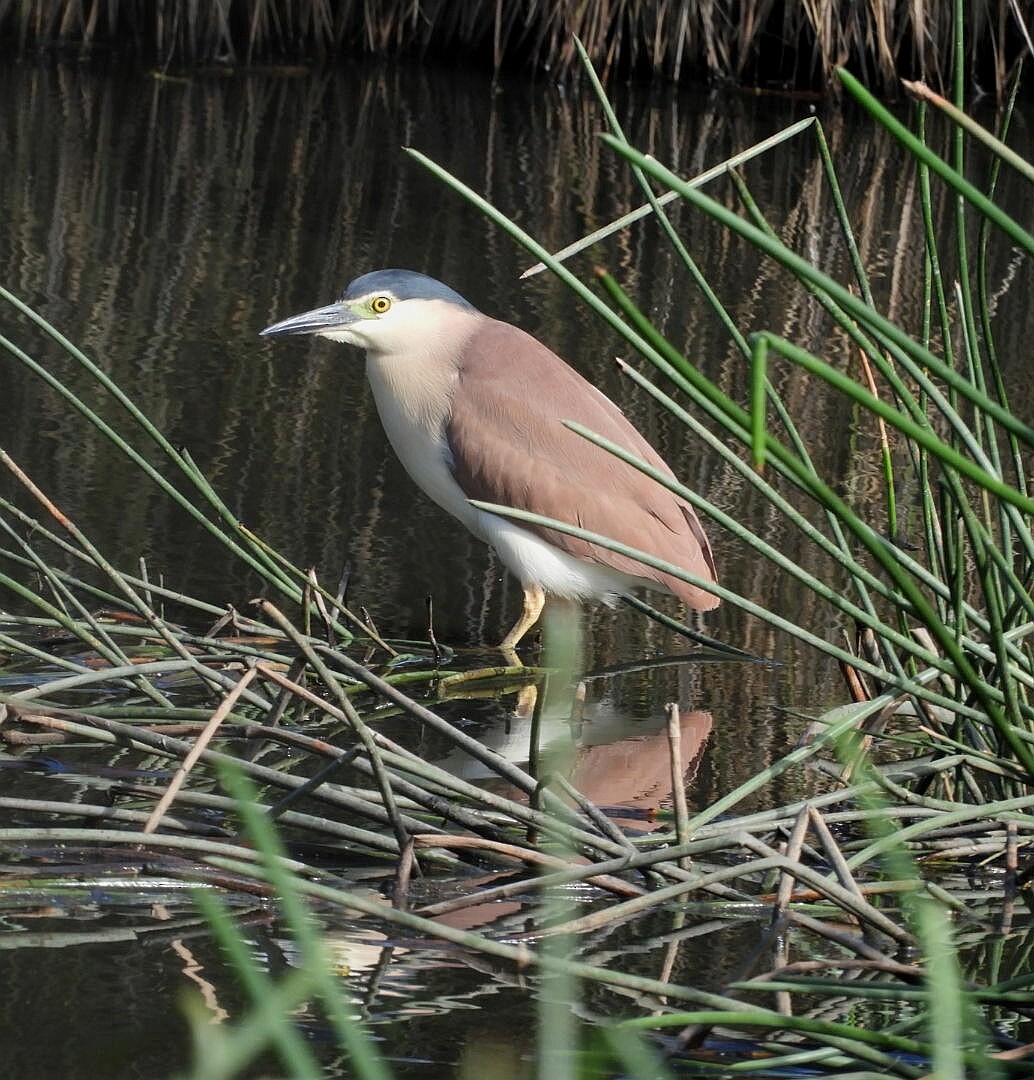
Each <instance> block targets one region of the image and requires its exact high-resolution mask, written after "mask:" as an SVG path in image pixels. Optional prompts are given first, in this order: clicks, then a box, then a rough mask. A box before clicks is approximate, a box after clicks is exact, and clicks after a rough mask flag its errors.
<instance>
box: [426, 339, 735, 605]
mask: <svg viewBox="0 0 1034 1080" xmlns="http://www.w3.org/2000/svg"><path fill="white" fill-rule="evenodd" d="M564 420H574V421H577V422H578V423H580V424H583V425H584V426H585V427H587V428H589V429H590V430H591V431H594V432H596V433H597V434H599V435H602V436H603V437H604V438H606V439H609V440H610V441H611V442H614V443H616V444H617V445H618V446H621V447H623V448H624V449H626V450H628V451H630V452H631V453H632V454H634V455H635V456H636V457H639V458H641V459H642V460H643V461H646V462H648V463H649V464H650V465H652V466H654V467H655V468H657V469H659V470H661V471H662V472H664V473H666V474H668V475H669V476H673V475H674V474H673V473H672V472H671V469H670V468H668V466H667V465H666V464H665V462H664V461H663V460H662V458H661V457H660V455H659V454H658V453H657V452H656V451H655V450H654V449H653V447H651V446H650V444H649V443H648V442H647V441H646V440H645V439H644V438H643V436H642V435H640V434H639V432H638V431H637V430H636V429H635V428H634V427H633V426H632V424H631V423H630V422H629V421H628V419H627V418H626V417H625V415H624V414H623V413H622V412H621V410H620V409H618V407H617V406H616V405H615V404H614V403H613V402H612V401H611V400H610V399H609V398H608V397H606V396H605V395H604V394H603V393H601V392H600V391H599V390H598V389H597V388H596V387H594V386H593V385H592V384H591V383H589V382H588V381H587V380H585V379H583V378H582V376H581V375H579V374H578V373H577V372H576V371H575V370H574V369H573V368H571V367H570V366H568V365H567V364H565V363H564V362H563V361H562V360H561V359H560V357H558V356H557V355H556V354H555V353H553V352H551V351H550V350H549V349H547V348H546V346H544V345H542V344H541V343H540V342H538V341H536V340H535V339H534V338H533V337H531V336H530V335H528V334H526V333H525V332H524V331H523V330H520V329H519V328H518V327H515V326H511V325H509V324H508V323H502V322H498V321H496V320H494V319H485V320H484V323H483V325H482V327H481V328H480V329H479V330H478V331H477V332H476V334H475V335H474V336H473V337H472V338H471V340H470V341H469V342H468V344H467V347H466V349H465V351H464V354H463V357H462V358H461V361H460V366H459V379H458V382H457V384H456V388H455V393H454V397H453V403H452V413H451V417H450V420H449V423H448V425H447V429H446V437H447V439H448V443H449V448H450V450H451V453H452V457H453V471H454V475H455V478H456V481H457V483H458V484H459V485H460V487H461V488H462V489H463V491H464V492H465V493H466V495H467V497H468V498H473V499H482V500H484V501H486V502H494V503H499V504H501V505H504V506H512V507H515V508H517V509H521V510H529V511H533V512H535V513H538V514H541V515H544V516H546V517H552V518H556V519H557V520H558V521H564V522H570V523H571V524H575V525H578V526H579V527H581V528H584V529H587V530H590V531H592V532H597V533H600V534H601V535H604V536H607V537H610V538H611V539H613V540H616V541H618V542H620V543H622V544H626V545H628V546H629V547H634V548H638V549H640V550H642V551H646V552H649V553H650V554H651V555H654V556H656V557H657V558H659V559H663V560H664V561H666V562H670V563H672V564H674V565H676V566H679V567H681V568H683V569H685V570H688V571H690V572H691V573H694V574H697V575H699V576H700V577H703V578H705V579H707V578H709V579H710V580H712V581H715V580H717V575H716V571H715V565H714V557H713V555H712V553H711V545H710V544H709V543H708V540H707V536H706V534H705V533H704V530H703V527H702V525H701V524H700V521H699V520H698V518H697V515H696V513H695V512H694V510H693V507H692V506H690V504H689V503H687V502H686V501H685V500H683V499H680V498H679V497H678V496H677V495H675V494H673V493H672V492H670V491H668V490H667V489H666V488H664V487H663V486H662V485H661V484H658V483H657V482H656V481H654V480H652V479H650V478H649V477H647V476H644V475H643V474H642V473H641V472H639V471H638V470H637V469H635V468H634V467H633V466H631V465H628V464H626V463H625V462H623V461H621V460H620V459H619V458H616V457H614V456H613V455H612V454H608V453H607V452H606V451H605V450H603V449H601V448H600V447H598V446H596V445H594V444H593V443H591V442H589V441H588V440H587V439H584V438H582V437H581V436H580V435H578V434H576V433H575V432H573V431H571V430H570V429H569V428H567V427H565V426H564V423H563V421H564ZM526 527H527V528H528V529H529V530H530V531H532V532H534V533H536V534H537V535H539V536H541V537H542V538H543V539H545V540H547V541H548V542H549V543H551V544H554V545H555V546H557V547H559V548H560V549H561V550H563V551H566V552H568V553H570V554H571V555H574V556H576V557H579V558H582V559H588V560H591V561H593V562H596V563H599V564H602V565H604V566H608V567H611V568H613V569H615V570H619V571H621V572H622V573H625V574H631V575H633V576H635V577H640V578H643V579H646V580H647V581H652V582H654V583H655V584H656V585H657V586H659V587H661V588H663V589H667V590H668V591H670V592H672V593H674V594H675V595H676V596H678V597H680V598H681V599H682V600H683V602H684V603H686V604H688V605H689V606H691V607H694V608H698V609H702V610H707V609H710V608H712V607H714V606H716V604H717V603H718V600H717V598H716V597H714V596H711V595H710V594H709V593H706V592H704V591H702V590H700V589H697V588H695V587H694V586H692V585H689V584H688V583H686V582H684V581H681V580H680V579H678V578H674V577H671V576H670V575H667V574H664V573H661V572H660V571H658V570H654V569H652V568H650V567H648V566H646V565H644V564H643V563H640V562H639V561H637V560H635V559H631V558H629V557H627V556H624V555H620V554H618V553H616V552H613V551H610V550H608V549H607V548H604V547H600V546H599V545H597V544H591V543H588V542H587V541H585V540H581V539H578V538H576V537H572V536H568V535H566V534H565V533H561V532H558V531H556V530H553V529H546V528H541V527H536V526H526Z"/></svg>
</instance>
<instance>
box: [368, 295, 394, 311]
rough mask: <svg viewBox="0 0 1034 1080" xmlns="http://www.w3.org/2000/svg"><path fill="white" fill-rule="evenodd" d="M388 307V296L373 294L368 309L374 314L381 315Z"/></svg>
mask: <svg viewBox="0 0 1034 1080" xmlns="http://www.w3.org/2000/svg"><path fill="white" fill-rule="evenodd" d="M390 307H391V297H390V296H375V297H374V298H373V299H372V300H371V301H370V310H371V311H372V312H373V313H374V315H383V314H384V313H385V312H386V311H387V310H388V308H390Z"/></svg>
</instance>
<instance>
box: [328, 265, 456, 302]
mask: <svg viewBox="0 0 1034 1080" xmlns="http://www.w3.org/2000/svg"><path fill="white" fill-rule="evenodd" d="M379 290H383V291H384V292H390V293H391V294H392V296H394V297H396V298H397V299H399V300H446V301H448V302H449V303H450V304H458V305H459V306H460V307H463V308H468V309H469V310H471V311H476V310H477V309H476V308H475V307H474V305H473V304H472V303H471V302H470V301H469V300H466V299H464V298H463V297H462V296H460V294H459V293H458V292H456V290H455V289H450V288H449V286H448V285H443V284H442V282H440V281H437V280H436V279H435V278H433V277H428V276H427V274H418V273H417V272H416V271H415V270H373V271H371V272H370V273H369V274H363V276H362V277H357V278H356V279H355V281H353V282H352V283H351V284H350V285H349V286H348V288H346V289H345V291H344V292H343V293H342V294H341V299H342V301H348V300H355V299H356V298H357V297H360V296H368V295H369V294H370V293H373V292H377V291H379Z"/></svg>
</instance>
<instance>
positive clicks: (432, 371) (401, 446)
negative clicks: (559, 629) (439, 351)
mask: <svg viewBox="0 0 1034 1080" xmlns="http://www.w3.org/2000/svg"><path fill="white" fill-rule="evenodd" d="M366 377H367V378H368V379H369V380H370V388H371V389H372V390H373V399H374V402H375V403H376V405H377V412H378V414H379V415H380V418H381V424H382V425H383V426H384V432H385V434H386V435H387V436H388V441H389V442H390V443H391V445H392V448H393V449H394V451H395V453H396V454H397V455H398V458H399V461H401V462H402V465H403V467H404V468H405V470H406V472H408V473H409V475H410V476H411V477H412V478H413V480H414V481H415V482H416V483H417V484H418V485H419V486H420V488H421V489H422V490H423V491H424V492H426V494H427V495H429V496H430V497H431V498H432V499H434V501H435V502H436V503H437V504H438V505H439V506H440V507H441V508H442V509H443V510H446V511H448V512H449V513H450V514H452V515H453V516H454V517H456V518H459V520H460V521H461V522H462V523H463V524H464V525H465V526H466V527H467V528H468V529H470V530H471V531H472V532H475V533H477V535H479V536H481V537H482V538H483V539H487V538H486V537H484V534H483V532H482V531H481V530H480V529H479V528H478V521H477V519H478V517H479V514H478V511H476V510H475V509H474V508H473V507H472V506H471V505H470V504H469V503H468V502H467V496H466V495H465V494H464V493H463V490H462V489H461V488H460V486H459V484H457V483H456V481H455V479H454V478H453V475H452V469H451V455H450V452H449V446H448V443H447V442H446V439H445V423H446V419H447V417H448V414H449V409H450V407H451V400H452V393H453V391H454V389H455V385H456V371H455V368H454V367H453V366H452V365H451V364H443V363H436V362H434V361H433V357H421V358H415V357H414V356H412V355H411V354H410V355H407V356H406V357H405V359H399V358H398V357H394V356H388V355H383V354H378V353H367V357H366Z"/></svg>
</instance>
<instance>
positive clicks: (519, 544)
mask: <svg viewBox="0 0 1034 1080" xmlns="http://www.w3.org/2000/svg"><path fill="white" fill-rule="evenodd" d="M262 333H263V334H268V335H276V334H318V335H320V336H322V337H327V338H330V339H331V340H333V341H344V342H347V343H348V344H350V345H357V346H359V347H360V348H362V349H365V350H366V374H367V377H368V378H369V380H370V385H371V387H372V388H373V396H374V399H375V401H376V403H377V410H378V412H379V413H380V417H381V422H382V423H383V425H384V429H385V431H386V432H387V435H388V438H389V440H390V441H391V444H392V446H393V447H394V448H395V452H396V453H397V454H398V456H399V458H400V460H401V461H402V464H403V465H404V466H405V468H406V471H407V472H408V473H409V475H410V476H411V477H412V478H413V479H414V480H415V481H416V483H417V484H418V485H419V486H420V487H421V488H423V490H424V491H425V492H426V493H427V494H428V495H429V496H430V497H431V498H432V499H434V501H435V502H437V503H438V504H439V505H440V506H441V507H443V509H445V510H447V511H448V512H449V513H450V514H452V515H453V516H454V517H456V518H458V519H459V520H460V521H461V522H462V523H463V524H464V525H465V526H466V527H467V528H468V529H470V531H471V532H472V533H474V534H475V536H478V537H480V538H481V539H482V540H485V541H486V542H487V543H489V544H491V545H492V547H493V548H495V550H496V552H497V553H498V555H499V558H500V559H501V560H502V562H503V564H504V565H505V566H506V567H507V568H508V569H509V570H510V571H511V572H512V573H514V574H515V575H516V576H517V578H518V579H519V580H520V583H521V586H522V588H523V590H524V607H523V611H522V613H521V616H520V618H519V619H518V620H517V622H516V623H515V624H514V626H513V628H512V629H511V630H510V632H509V633H508V634H507V635H506V637H505V638H504V639H503V641H502V645H501V647H502V648H503V649H504V650H505V651H508V652H511V651H512V650H513V649H514V647H515V646H516V645H517V643H518V642H519V641H520V640H521V638H522V637H523V636H524V635H525V634H526V633H527V632H528V630H529V629H531V627H532V626H533V625H534V624H535V623H536V622H537V621H538V619H539V616H540V615H541V614H542V609H543V606H544V604H545V601H546V597H547V596H554V597H558V598H563V599H568V600H587V599H603V600H608V601H612V600H613V599H614V598H616V597H618V596H621V595H624V594H627V593H628V592H629V591H630V590H631V589H633V588H635V587H637V586H646V587H647V588H652V589H657V590H660V591H662V592H667V593H672V594H674V595H675V596H677V597H678V598H679V599H680V600H682V601H683V603H685V604H686V605H687V606H688V607H690V608H694V609H697V610H701V611H706V610H709V609H710V608H713V607H714V606H715V605H716V604H717V603H718V599H717V597H715V596H713V595H712V594H711V593H709V592H707V591H706V590H704V589H703V588H699V587H697V586H696V585H691V584H689V583H687V582H685V581H683V580H681V579H680V578H677V577H674V576H673V575H671V574H668V573H665V572H664V571H662V570H657V569H654V568H652V567H649V566H647V565H645V564H644V563H642V562H639V561H638V560H636V559H634V558H632V557H631V556H629V555H623V554H619V553H618V552H615V551H611V550H609V549H607V548H604V547H601V546H600V545H598V544H593V543H590V542H589V541H587V540H581V539H578V538H576V537H573V536H568V535H567V534H565V533H562V532H559V531H557V530H555V529H549V528H546V527H544V526H540V525H532V524H525V523H518V522H516V521H514V520H511V519H510V518H507V517H503V516H501V515H500V514H497V513H490V512H488V511H486V510H483V509H479V508H478V507H475V506H473V505H471V502H470V500H472V499H474V500H479V501H481V502H487V503H494V504H498V505H501V506H505V507H510V508H514V509H517V510H524V511H530V512H532V513H535V514H539V515H542V516H543V517H548V518H552V519H555V520H559V521H563V522H565V523H568V524H571V525H575V526H577V527H579V528H582V529H585V530H588V531H590V532H594V533H598V534H601V535H603V536H606V537H608V538H609V539H612V540H615V541H617V542H619V543H621V544H623V545H625V546H627V547H630V548H635V549H637V550H640V551H643V552H646V553H648V554H649V555H651V556H653V557H654V558H656V559H659V560H662V561H664V562H667V563H670V564H672V565H673V566H676V567H678V568H680V569H681V570H684V571H687V572H688V573H690V574H693V575H695V576H696V577H698V578H700V579H701V580H702V581H704V582H714V581H715V580H716V573H715V565H714V558H713V557H712V554H711V546H710V544H709V543H708V540H707V536H706V535H705V533H704V530H703V527H702V526H701V524H700V522H699V520H698V519H697V516H696V513H695V512H694V510H693V508H692V506H690V504H689V503H687V502H686V501H685V500H684V499H681V498H680V497H679V496H677V495H675V494H673V493H672V492H670V491H668V490H667V489H666V488H665V487H663V485H661V484H659V483H658V482H657V481H655V480H653V479H651V478H650V477H647V476H645V475H644V474H643V473H641V472H640V471H639V470H638V469H636V468H634V467H633V466H631V465H629V464H627V463H626V462H624V461H622V460H620V459H619V458H617V457H615V456H614V455H613V454H610V453H608V452H607V451H605V450H603V449H601V448H600V447H598V446H596V445H594V444H593V443H592V442H590V441H589V440H587V439H585V438H583V437H582V436H581V435H578V434H576V433H575V432H573V431H571V430H570V429H569V428H567V427H565V426H564V421H568V420H569V421H574V422H576V423H578V424H581V425H582V426H584V427H586V428H589V429H590V430H591V431H593V432H595V433H596V434H598V435H601V436H603V437H604V438H605V439H608V440H609V441H610V442H613V443H615V444H617V445H618V446H620V447H621V448H623V449H624V450H625V451H627V452H629V453H631V454H633V455H634V456H635V457H637V458H640V459H641V460H643V461H644V462H646V463H647V464H649V465H650V466H652V467H653V468H654V469H656V470H658V471H659V472H660V473H662V474H663V475H665V476H668V477H672V478H674V474H673V473H672V472H671V470H670V469H669V468H668V466H667V465H666V464H665V463H664V461H663V460H662V459H661V458H660V456H659V455H658V454H657V452H656V451H655V450H654V449H653V448H652V447H651V446H650V444H649V443H647V442H646V440H645V439H644V438H643V437H642V436H641V435H640V434H639V432H638V431H636V429H635V428H634V427H633V426H632V425H631V423H629V421H628V420H627V419H626V418H625V416H624V414H623V413H622V412H621V410H620V409H618V407H617V406H616V405H615V404H614V403H613V402H612V401H610V399H609V398H607V397H605V396H604V395H603V394H602V393H601V392H600V391H599V390H597V389H596V387H595V386H593V385H592V384H591V383H589V382H587V381H586V380H585V379H583V378H582V377H581V375H579V374H578V373H577V372H575V371H574V369H573V368H571V367H569V366H568V365H567V364H565V363H564V361H563V360H561V359H560V358H559V357H558V356H557V355H556V354H555V353H553V352H551V351H550V350H549V349H548V348H546V346H545V345H543V344H541V343H540V342H538V341H536V340H535V338H533V337H531V336H530V335H529V334H526V333H525V332H524V331H523V330H520V329H519V328H518V327H516V326H511V325H510V324H508V323H504V322H499V321H498V320H496V319H491V318H489V317H488V316H487V315H483V314H482V313H481V312H480V311H478V310H477V309H476V308H475V307H473V305H471V304H470V303H468V302H467V301H466V300H464V299H463V297H462V296H460V295H459V294H458V293H456V292H453V290H452V289H450V288H449V287H448V286H446V285H443V284H442V283H441V282H440V281H435V280H434V279H433V278H430V277H426V276H425V275H423V274H417V273H414V272H413V271H409V270H378V271H375V272H374V273H371V274H366V275H364V276H363V277H360V278H357V279H356V280H355V281H353V282H352V284H351V285H349V286H348V288H347V289H346V290H345V292H344V294H343V295H342V297H341V299H340V300H339V301H338V302H337V303H334V304H330V305H329V306H327V307H322V308H317V309H316V310H314V311H307V312H305V313H304V314H302V315H295V316H293V317H292V318H289V319H284V320H283V321H282V322H278V323H276V324H275V325H273V326H269V327H267V328H266V329H265V330H263V331H262Z"/></svg>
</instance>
